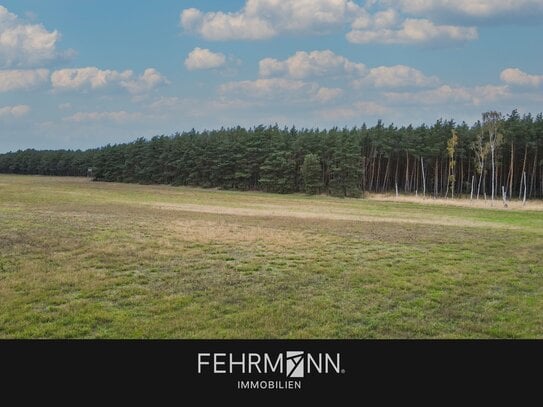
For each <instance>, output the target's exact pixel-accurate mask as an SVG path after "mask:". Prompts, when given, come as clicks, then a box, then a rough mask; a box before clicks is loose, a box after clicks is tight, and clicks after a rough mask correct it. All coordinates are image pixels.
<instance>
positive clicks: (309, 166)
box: [302, 154, 323, 195]
mask: <svg viewBox="0 0 543 407" xmlns="http://www.w3.org/2000/svg"><path fill="white" fill-rule="evenodd" d="M302 175H303V177H304V186H305V192H306V193H307V194H309V195H317V194H319V193H320V192H321V191H322V188H323V183H322V168H321V163H320V161H319V157H318V156H316V155H315V154H307V155H306V156H305V157H304V163H303V166H302Z"/></svg>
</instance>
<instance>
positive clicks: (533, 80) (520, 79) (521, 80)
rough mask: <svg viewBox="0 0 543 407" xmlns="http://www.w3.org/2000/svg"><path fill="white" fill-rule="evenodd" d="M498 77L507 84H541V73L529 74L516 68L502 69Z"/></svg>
mask: <svg viewBox="0 0 543 407" xmlns="http://www.w3.org/2000/svg"><path fill="white" fill-rule="evenodd" d="M500 78H501V80H502V81H504V82H505V83H507V84H509V85H516V86H532V87H538V86H541V85H543V75H530V74H527V73H526V72H523V71H521V70H520V69H518V68H508V69H505V70H503V71H502V73H501V75H500Z"/></svg>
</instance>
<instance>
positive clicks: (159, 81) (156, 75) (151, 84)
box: [120, 68, 170, 94]
mask: <svg viewBox="0 0 543 407" xmlns="http://www.w3.org/2000/svg"><path fill="white" fill-rule="evenodd" d="M130 72H131V71H130ZM168 83H170V82H169V81H168V79H166V77H164V76H163V75H162V74H161V73H160V72H158V71H157V70H156V69H154V68H147V69H146V70H145V71H144V72H143V74H142V75H140V76H139V77H137V78H134V79H132V77H130V78H129V79H123V80H121V82H120V86H121V87H122V88H124V89H126V90H127V91H128V92H130V93H132V94H140V93H145V92H149V91H151V90H153V89H155V88H156V87H158V86H160V85H166V84H168Z"/></svg>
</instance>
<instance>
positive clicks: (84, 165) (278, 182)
mask: <svg viewBox="0 0 543 407" xmlns="http://www.w3.org/2000/svg"><path fill="white" fill-rule="evenodd" d="M453 131H454V132H455V134H456V139H455V143H454V146H453V145H451V144H450V142H451V134H452V132H453ZM490 134H492V137H489V135H490ZM502 138H503V139H504V141H506V142H505V143H502V142H501V141H502ZM491 141H492V142H493V143H494V151H493V153H494V156H495V158H494V160H492V159H491V148H490V143H491ZM512 146H514V148H513V147H512ZM451 148H453V150H454V151H453V155H452V157H451V154H450V153H451V151H452V150H451ZM512 150H513V151H512ZM542 158H543V114H538V115H537V116H535V117H533V116H532V115H530V114H527V115H524V116H522V117H521V116H520V115H519V114H518V112H517V111H513V112H512V113H511V114H510V115H509V116H507V118H506V119H503V120H502V117H501V115H500V114H499V113H496V112H490V113H488V114H485V116H484V121H483V123H481V122H477V123H475V124H474V125H473V126H471V127H470V126H468V125H467V124H466V123H461V124H456V123H455V122H454V121H445V120H438V121H436V122H435V123H434V124H433V125H431V126H428V125H424V124H423V125H420V126H418V127H413V126H407V127H405V126H404V127H399V128H398V127H396V126H394V125H389V126H385V125H384V124H383V122H381V121H379V122H378V123H377V124H376V125H375V126H373V127H367V126H365V125H363V126H362V127H360V128H357V127H355V128H352V129H337V128H333V129H330V130H319V129H296V128H294V127H293V128H279V127H278V126H271V127H264V126H257V127H254V128H250V129H244V128H242V127H239V126H238V127H233V128H228V129H224V128H223V129H220V130H215V131H203V132H196V131H194V130H191V131H189V132H184V133H176V134H174V135H172V136H164V135H163V136H156V137H153V138H152V139H150V140H148V139H144V138H139V139H137V140H136V141H134V142H132V143H127V144H117V145H107V146H104V147H102V148H98V149H92V150H86V151H80V150H78V151H71V150H58V151H37V150H24V151H17V152H11V153H6V154H0V173H11V174H37V175H60V176H86V175H87V173H88V169H89V168H92V170H93V171H92V174H93V177H94V178H95V179H96V180H98V181H108V182H129V183H140V184H168V185H177V186H197V187H204V188H220V189H232V190H241V191H256V190H260V191H267V192H279V193H295V192H307V193H309V194H319V193H323V192H326V193H329V194H331V195H335V196H341V197H357V196H360V195H361V192H362V191H368V192H389V191H394V189H395V186H396V184H397V185H398V188H399V189H400V190H402V191H403V192H406V193H413V192H415V191H419V192H420V191H422V190H423V188H426V189H427V190H428V191H429V192H430V191H432V192H433V195H435V196H444V195H445V194H446V193H448V192H450V191H451V189H454V195H455V196H456V195H461V194H463V193H469V188H470V187H471V181H472V179H473V178H475V182H476V183H477V192H479V190H480V192H481V194H484V193H488V192H489V191H488V186H489V185H491V180H492V171H490V170H491V168H492V167H491V164H494V166H495V167H496V168H495V171H494V174H495V183H496V185H498V186H500V185H508V186H509V190H510V191H511V195H513V194H518V193H519V191H520V190H521V185H520V184H521V175H522V173H523V172H524V171H525V172H526V176H527V186H528V197H529V198H534V197H543V162H542ZM306 159H308V160H309V161H308V162H307V163H306V162H305V161H306ZM421 162H423V163H424V174H422V170H421ZM304 168H305V170H304ZM509 172H510V173H511V175H509ZM423 180H424V183H425V184H424V186H423ZM500 190H501V188H498V192H500ZM478 195H479V194H478Z"/></svg>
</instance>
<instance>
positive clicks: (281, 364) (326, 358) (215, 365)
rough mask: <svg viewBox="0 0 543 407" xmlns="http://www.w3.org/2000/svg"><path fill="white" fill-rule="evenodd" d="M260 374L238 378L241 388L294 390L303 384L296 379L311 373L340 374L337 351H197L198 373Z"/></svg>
mask: <svg viewBox="0 0 543 407" xmlns="http://www.w3.org/2000/svg"><path fill="white" fill-rule="evenodd" d="M203 373H213V374H224V375H229V374H236V375H260V376H259V377H258V380H254V379H253V378H252V380H239V381H238V382H237V388H238V389H240V390H246V389H248V390H255V389H258V390H295V389H300V388H301V387H302V382H301V381H300V380H298V379H301V378H304V377H306V376H307V375H313V374H319V375H322V374H339V373H342V370H341V355H340V354H339V353H336V354H329V353H309V352H304V351H287V352H284V353H278V354H269V353H199V354H198V374H203ZM269 374H274V375H275V376H274V378H276V377H277V376H278V375H283V376H286V379H285V380H263V379H262V377H261V376H262V375H269Z"/></svg>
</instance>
